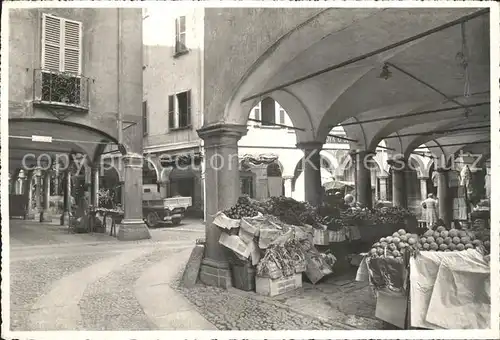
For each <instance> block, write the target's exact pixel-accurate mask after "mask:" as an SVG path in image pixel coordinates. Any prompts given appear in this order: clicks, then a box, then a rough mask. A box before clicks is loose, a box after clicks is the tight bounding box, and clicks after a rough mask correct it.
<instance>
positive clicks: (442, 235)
mask: <svg viewBox="0 0 500 340" xmlns="http://www.w3.org/2000/svg"><path fill="white" fill-rule="evenodd" d="M448 235H449V233H448V231H446V230H443V231H442V232H441V237H442V238H447V237H448Z"/></svg>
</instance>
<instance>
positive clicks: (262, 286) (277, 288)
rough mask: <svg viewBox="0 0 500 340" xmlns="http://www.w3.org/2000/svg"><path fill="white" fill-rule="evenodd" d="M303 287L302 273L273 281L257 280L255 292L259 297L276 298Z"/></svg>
mask: <svg viewBox="0 0 500 340" xmlns="http://www.w3.org/2000/svg"><path fill="white" fill-rule="evenodd" d="M300 287H302V273H297V274H294V275H292V276H288V277H282V278H279V279H276V280H272V279H270V278H268V277H260V276H257V277H256V278H255V291H256V292H257V294H259V295H265V296H276V295H280V294H284V293H287V292H291V291H294V290H296V289H298V288H300Z"/></svg>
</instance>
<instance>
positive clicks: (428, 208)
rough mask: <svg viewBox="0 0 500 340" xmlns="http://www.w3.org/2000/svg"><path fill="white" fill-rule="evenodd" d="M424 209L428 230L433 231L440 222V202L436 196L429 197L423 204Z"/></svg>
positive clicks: (430, 195)
mask: <svg viewBox="0 0 500 340" xmlns="http://www.w3.org/2000/svg"><path fill="white" fill-rule="evenodd" d="M422 209H424V217H425V222H426V223H427V229H432V226H433V225H434V224H435V223H437V222H438V220H439V216H438V200H437V199H435V198H434V194H429V195H427V199H425V200H424V201H423V202H422Z"/></svg>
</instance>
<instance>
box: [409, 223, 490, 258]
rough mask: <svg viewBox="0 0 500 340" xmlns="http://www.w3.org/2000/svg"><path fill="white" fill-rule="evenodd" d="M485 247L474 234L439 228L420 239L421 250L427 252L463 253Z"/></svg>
mask: <svg viewBox="0 0 500 340" xmlns="http://www.w3.org/2000/svg"><path fill="white" fill-rule="evenodd" d="M481 246H483V242H482V241H481V240H480V239H477V238H476V236H475V234H474V232H472V231H464V230H457V229H451V230H449V231H448V230H446V228H445V227H442V226H441V227H438V228H437V229H436V230H435V231H433V230H428V231H426V232H425V233H424V235H423V236H422V237H421V238H420V239H419V249H422V250H426V251H446V252H450V251H462V250H466V249H474V248H479V247H481Z"/></svg>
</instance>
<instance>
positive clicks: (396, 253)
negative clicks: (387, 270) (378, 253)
mask: <svg viewBox="0 0 500 340" xmlns="http://www.w3.org/2000/svg"><path fill="white" fill-rule="evenodd" d="M392 256H394V257H399V256H401V253H400V252H399V251H398V250H394V251H393V252H392Z"/></svg>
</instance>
